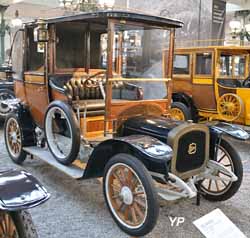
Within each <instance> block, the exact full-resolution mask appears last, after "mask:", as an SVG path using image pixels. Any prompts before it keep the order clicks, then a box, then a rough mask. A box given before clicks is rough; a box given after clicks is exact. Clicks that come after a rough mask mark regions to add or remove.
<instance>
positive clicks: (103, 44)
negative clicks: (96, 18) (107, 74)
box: [90, 23, 108, 69]
mask: <svg viewBox="0 0 250 238" xmlns="http://www.w3.org/2000/svg"><path fill="white" fill-rule="evenodd" d="M107 42H108V36H107V27H106V25H100V24H94V23H93V24H90V68H91V69H106V67H107Z"/></svg>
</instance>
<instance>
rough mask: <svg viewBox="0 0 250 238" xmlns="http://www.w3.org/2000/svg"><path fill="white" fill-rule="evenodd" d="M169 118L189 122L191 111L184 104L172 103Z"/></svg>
mask: <svg viewBox="0 0 250 238" xmlns="http://www.w3.org/2000/svg"><path fill="white" fill-rule="evenodd" d="M170 116H171V118H172V119H173V120H177V121H187V120H191V119H192V116H191V110H190V108H188V107H187V106H186V105H185V104H184V103H181V102H173V103H172V104H171V109H170Z"/></svg>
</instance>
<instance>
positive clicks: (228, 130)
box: [208, 122, 250, 158]
mask: <svg viewBox="0 0 250 238" xmlns="http://www.w3.org/2000/svg"><path fill="white" fill-rule="evenodd" d="M208 127H209V131H210V157H211V158H213V157H214V153H215V151H216V144H219V143H220V140H221V138H222V137H223V135H229V136H231V137H232V138H234V139H237V140H241V141H245V140H248V139H249V138H250V136H249V134H248V132H246V131H245V130H243V129H242V128H240V127H239V126H237V125H231V124H228V123H224V122H219V123H216V124H213V125H209V124H208Z"/></svg>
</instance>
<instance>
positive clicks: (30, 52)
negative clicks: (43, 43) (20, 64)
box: [26, 28, 44, 71]
mask: <svg viewBox="0 0 250 238" xmlns="http://www.w3.org/2000/svg"><path fill="white" fill-rule="evenodd" d="M33 30H34V29H33V28H28V29H27V67H26V70H27V71H43V66H44V54H43V53H40V52H38V43H37V42H34V34H33Z"/></svg>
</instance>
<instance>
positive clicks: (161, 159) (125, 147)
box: [83, 135, 172, 179]
mask: <svg viewBox="0 0 250 238" xmlns="http://www.w3.org/2000/svg"><path fill="white" fill-rule="evenodd" d="M119 153H126V154H130V155H133V156H135V157H136V158H137V159H139V160H140V161H141V162H142V163H143V164H144V165H145V167H146V168H147V169H148V170H149V171H152V172H156V173H160V174H163V175H166V176H168V166H169V162H170V160H171V158H172V149H171V147H170V146H168V145H166V144H164V143H163V142H161V141H159V140H158V139H156V138H153V137H150V136H144V135H132V136H127V137H122V138H114V139H111V140H106V141H104V142H102V143H100V144H99V145H98V146H97V147H95V149H94V151H93V152H92V154H91V156H90V158H89V161H88V164H87V167H86V170H85V173H84V176H83V178H84V179H87V178H96V177H102V176H103V171H104V167H105V165H106V163H107V162H108V161H109V159H110V158H111V157H112V156H114V155H115V154H119Z"/></svg>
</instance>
